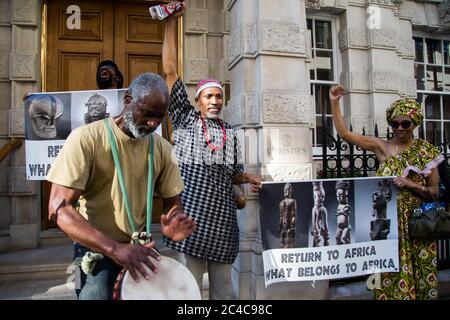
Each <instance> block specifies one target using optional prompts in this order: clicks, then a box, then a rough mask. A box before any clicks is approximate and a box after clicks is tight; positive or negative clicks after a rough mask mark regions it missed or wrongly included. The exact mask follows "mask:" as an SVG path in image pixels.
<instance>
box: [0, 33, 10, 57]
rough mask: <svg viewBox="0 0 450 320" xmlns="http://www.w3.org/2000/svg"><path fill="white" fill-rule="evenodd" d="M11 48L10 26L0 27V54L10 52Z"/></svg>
mask: <svg viewBox="0 0 450 320" xmlns="http://www.w3.org/2000/svg"><path fill="white" fill-rule="evenodd" d="M11 48H12V42H11V27H0V54H7V52H11ZM3 52H4V53H3Z"/></svg>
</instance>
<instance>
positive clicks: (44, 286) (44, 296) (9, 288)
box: [0, 279, 77, 300]
mask: <svg viewBox="0 0 450 320" xmlns="http://www.w3.org/2000/svg"><path fill="white" fill-rule="evenodd" d="M76 299H77V296H76V294H75V289H74V285H73V283H65V282H64V280H63V279H60V280H33V281H17V282H5V283H0V300H76Z"/></svg>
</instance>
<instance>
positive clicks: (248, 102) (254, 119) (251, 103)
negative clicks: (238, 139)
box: [244, 94, 259, 124]
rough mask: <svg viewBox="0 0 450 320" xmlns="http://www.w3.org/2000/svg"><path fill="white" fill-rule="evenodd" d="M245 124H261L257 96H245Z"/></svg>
mask: <svg viewBox="0 0 450 320" xmlns="http://www.w3.org/2000/svg"><path fill="white" fill-rule="evenodd" d="M244 105H245V122H246V123H247V124H258V123H259V99H258V95H257V94H247V95H245V96H244Z"/></svg>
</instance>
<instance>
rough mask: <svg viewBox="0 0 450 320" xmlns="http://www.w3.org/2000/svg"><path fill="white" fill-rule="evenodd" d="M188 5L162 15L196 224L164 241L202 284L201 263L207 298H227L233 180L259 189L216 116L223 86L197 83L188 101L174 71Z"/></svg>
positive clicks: (172, 112)
mask: <svg viewBox="0 0 450 320" xmlns="http://www.w3.org/2000/svg"><path fill="white" fill-rule="evenodd" d="M185 9H186V2H183V3H182V4H181V10H180V11H179V12H178V13H176V14H174V15H172V16H170V17H168V18H167V19H166V20H165V33H164V44H163V54H162V57H163V70H164V75H165V77H166V81H167V84H168V86H169V89H170V90H171V98H170V100H171V103H170V107H169V117H170V121H171V123H172V127H173V130H174V131H173V132H174V150H175V152H176V155H177V159H178V163H179V164H180V170H181V175H182V177H183V181H184V183H185V184H186V188H185V189H184V190H183V193H182V195H181V198H182V202H183V206H184V208H185V210H186V213H187V214H189V215H190V216H192V217H193V218H194V219H195V221H196V223H197V230H196V231H195V232H194V233H193V234H192V236H190V237H189V238H187V239H186V240H184V241H182V242H174V241H171V240H170V239H167V238H164V239H163V243H164V244H165V245H167V246H168V247H169V248H172V249H175V250H176V251H178V252H179V254H178V259H179V260H180V261H181V262H183V263H184V264H185V265H186V266H187V267H188V269H189V270H190V271H191V272H192V274H193V275H194V277H195V279H196V280H197V283H198V285H199V287H200V289H201V285H202V279H203V273H204V271H205V268H207V270H208V276H209V299H210V300H225V299H231V265H232V263H233V262H234V260H235V259H236V257H237V254H238V251H239V228H238V224H237V214H236V202H235V196H234V192H233V185H235V184H243V183H250V184H251V190H252V191H253V192H256V191H258V190H259V189H260V188H261V187H262V185H261V178H260V177H259V176H257V175H255V174H251V173H246V172H243V171H244V167H243V165H242V162H239V156H238V153H239V152H238V149H239V148H238V140H237V132H236V131H235V130H234V129H233V128H232V127H231V125H230V124H228V123H226V122H224V121H222V120H221V119H220V112H221V110H222V107H223V103H224V101H225V100H224V88H223V86H222V84H221V83H220V82H219V81H217V80H214V79H205V80H202V81H200V82H199V83H198V85H197V91H196V94H195V102H196V104H197V106H198V108H199V110H198V111H197V110H195V108H194V107H193V106H192V105H191V104H190V102H189V100H188V96H187V93H186V89H185V87H184V84H183V82H182V81H181V79H180V78H179V77H178V74H177V46H176V41H175V39H176V37H175V35H176V22H177V21H176V19H177V17H179V16H181V15H182V14H183V13H184V12H185Z"/></svg>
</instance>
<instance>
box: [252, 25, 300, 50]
mask: <svg viewBox="0 0 450 320" xmlns="http://www.w3.org/2000/svg"><path fill="white" fill-rule="evenodd" d="M260 33H261V34H260V39H261V48H260V49H261V50H265V51H275V52H287V53H305V46H306V44H305V29H304V28H301V27H300V25H298V24H295V23H286V22H279V21H271V20H261V21H260Z"/></svg>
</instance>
